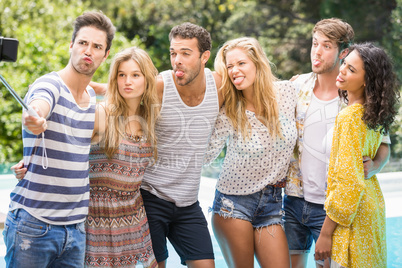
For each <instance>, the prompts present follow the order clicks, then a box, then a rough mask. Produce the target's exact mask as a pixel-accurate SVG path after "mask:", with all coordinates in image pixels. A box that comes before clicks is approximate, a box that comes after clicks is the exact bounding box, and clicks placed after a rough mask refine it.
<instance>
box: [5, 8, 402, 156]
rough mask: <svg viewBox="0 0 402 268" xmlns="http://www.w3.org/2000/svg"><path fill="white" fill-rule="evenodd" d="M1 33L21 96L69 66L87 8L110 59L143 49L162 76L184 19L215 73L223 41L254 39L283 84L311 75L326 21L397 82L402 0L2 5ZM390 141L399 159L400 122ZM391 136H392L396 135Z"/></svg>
mask: <svg viewBox="0 0 402 268" xmlns="http://www.w3.org/2000/svg"><path fill="white" fill-rule="evenodd" d="M0 6H1V7H2V11H0V34H1V35H2V36H7V37H14V38H17V39H18V40H19V41H20V47H19V55H18V61H17V62H16V63H5V62H1V63H0V71H1V74H2V75H3V76H5V77H6V79H7V80H8V81H9V83H10V84H11V85H12V86H14V88H15V89H16V90H17V92H18V93H19V94H20V95H21V96H23V95H24V94H25V92H26V90H27V88H28V86H29V84H31V83H33V81H34V80H35V79H36V78H38V77H40V76H41V75H44V74H45V73H48V72H50V71H57V70H60V69H61V68H63V67H64V66H65V65H66V63H67V62H68V58H69V52H68V45H69V42H70V39H71V33H72V27H71V24H72V22H73V20H74V19H75V18H76V17H77V16H78V15H80V14H82V12H83V11H85V10H101V11H102V12H104V13H105V14H106V15H107V16H109V17H110V18H111V19H112V21H113V23H114V24H115V26H116V27H117V31H118V33H117V34H116V37H115V40H114V42H113V45H112V49H111V54H110V55H111V56H113V55H114V54H115V53H116V52H117V51H120V50H121V49H122V48H126V47H128V46H132V45H137V46H140V47H142V48H144V49H146V50H147V51H148V53H149V54H150V56H151V58H152V60H153V61H154V63H155V66H156V67H157V68H158V70H159V71H162V70H166V69H169V68H170V61H169V53H168V51H169V40H168V34H169V32H170V29H171V28H172V27H173V26H175V25H177V24H180V23H182V22H186V21H189V22H192V23H195V24H198V25H202V26H203V27H205V28H206V29H207V30H208V31H209V32H210V33H211V37H212V40H213V49H212V55H211V59H210V60H209V62H208V64H207V66H208V67H210V68H213V59H214V58H215V55H216V52H217V50H218V48H219V47H220V46H221V45H222V44H223V43H224V42H225V41H227V40H228V39H232V38H236V37H239V36H253V37H255V38H257V39H258V40H259V41H260V43H261V44H262V46H263V48H264V50H265V52H266V54H267V56H268V58H269V59H270V60H271V61H272V62H273V64H275V66H276V68H274V70H275V73H276V75H277V76H278V77H279V78H282V79H288V78H290V77H291V76H293V75H294V74H297V73H303V72H310V71H311V64H310V58H309V53H310V46H311V29H312V27H313V26H314V24H315V23H316V22H317V21H318V20H320V19H322V18H328V17H339V18H342V19H344V20H345V21H347V22H349V23H350V24H351V25H352V26H353V28H354V29H355V32H356V40H355V41H357V42H360V41H373V42H375V43H377V44H379V45H381V46H383V47H384V48H385V49H386V50H387V51H388V52H389V54H391V55H392V56H393V58H394V62H395V66H396V69H397V72H398V76H399V78H402V66H401V64H402V54H401V51H402V50H401V46H402V44H401V42H400V36H401V35H402V34H401V31H402V30H401V29H402V27H401V15H402V12H401V9H402V0H389V1H385V2H384V1H381V0H371V1H370V2H369V3H368V2H367V0H356V1H349V0H337V1H334V0H281V1H275V0H248V1H241V0H183V1H180V2H177V1H174V0H154V1H146V0H117V1H108V0H96V1H95V0H86V1H85V0H68V1H62V0H52V1H51V0H36V1H33V0H0ZM111 60H112V57H109V58H108V60H107V61H106V63H104V64H103V65H101V67H100V68H99V69H98V71H97V72H96V73H95V75H94V80H95V81H100V82H106V80H107V73H108V69H109V65H110V62H111ZM0 90H1V91H0V94H2V95H3V96H2V101H1V102H0V119H1V122H0V131H1V132H0V162H4V161H16V160H18V159H20V158H21V152H22V143H21V122H20V117H21V108H20V107H19V106H18V104H16V103H15V101H14V100H13V99H12V97H11V96H10V95H9V94H8V92H7V91H6V90H5V89H4V87H3V86H0ZM398 120H399V125H395V126H394V129H393V133H391V138H392V141H393V145H392V146H393V147H392V153H393V155H394V156H399V157H400V156H402V148H401V143H400V141H401V139H402V138H401V134H400V133H402V128H401V126H400V125H401V123H402V122H401V121H402V120H401V118H400V117H398ZM394 133H395V134H394Z"/></svg>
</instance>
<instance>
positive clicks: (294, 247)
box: [284, 196, 326, 254]
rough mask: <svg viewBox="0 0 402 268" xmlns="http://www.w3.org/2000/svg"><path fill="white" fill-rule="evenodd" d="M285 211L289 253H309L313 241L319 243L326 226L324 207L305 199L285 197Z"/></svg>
mask: <svg viewBox="0 0 402 268" xmlns="http://www.w3.org/2000/svg"><path fill="white" fill-rule="evenodd" d="M284 209H285V233H286V238H287V240H288V244H289V253H290V254H304V253H309V252H310V248H311V245H312V243H313V240H314V241H315V242H317V239H318V236H319V235H320V231H321V227H322V225H323V224H324V220H325V216H326V213H325V210H324V205H322V204H314V203H310V202H308V201H306V200H304V198H299V197H294V196H285V198H284Z"/></svg>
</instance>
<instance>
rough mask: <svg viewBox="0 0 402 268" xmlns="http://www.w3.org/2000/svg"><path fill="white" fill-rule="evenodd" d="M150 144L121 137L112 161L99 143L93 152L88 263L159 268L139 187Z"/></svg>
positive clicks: (90, 156)
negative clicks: (140, 265)
mask: <svg viewBox="0 0 402 268" xmlns="http://www.w3.org/2000/svg"><path fill="white" fill-rule="evenodd" d="M152 160H153V158H152V148H151V145H150V143H147V142H145V141H143V140H141V141H139V142H132V141H130V140H128V139H122V141H121V143H120V146H119V148H118V150H117V152H116V153H115V155H114V156H113V158H112V159H108V158H107V156H106V155H105V154H104V152H103V150H102V149H101V148H100V146H99V144H96V145H92V146H91V151H90V154H89V166H90V168H89V179H90V198H89V212H88V217H87V222H86V236H87V239H86V254H85V266H86V267H114V266H118V267H135V265H136V264H137V263H141V264H142V265H143V267H151V268H153V267H157V262H156V260H155V256H154V252H153V249H152V242H151V236H150V233H149V228H148V220H147V216H146V213H145V209H144V205H143V201H142V196H141V193H140V186H141V182H142V177H143V175H144V171H145V168H146V167H147V166H148V165H149V164H150V161H152Z"/></svg>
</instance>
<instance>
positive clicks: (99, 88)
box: [89, 81, 107, 96]
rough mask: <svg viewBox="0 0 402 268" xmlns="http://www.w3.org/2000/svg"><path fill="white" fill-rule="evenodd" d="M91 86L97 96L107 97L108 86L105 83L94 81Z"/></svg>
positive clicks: (90, 83)
mask: <svg viewBox="0 0 402 268" xmlns="http://www.w3.org/2000/svg"><path fill="white" fill-rule="evenodd" d="M89 86H90V87H92V88H93V89H94V91H95V93H96V95H102V96H103V95H105V94H106V90H107V84H105V83H97V82H94V81H91V82H89Z"/></svg>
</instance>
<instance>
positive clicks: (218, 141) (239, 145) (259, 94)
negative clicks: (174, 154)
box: [205, 37, 297, 268]
mask: <svg viewBox="0 0 402 268" xmlns="http://www.w3.org/2000/svg"><path fill="white" fill-rule="evenodd" d="M215 70H216V71H217V72H218V73H219V74H220V75H221V76H222V92H223V94H224V96H225V106H224V107H223V108H222V109H221V111H220V113H219V116H218V119H217V121H216V123H215V129H214V131H213V133H212V136H211V139H210V144H209V149H208V152H207V155H206V159H205V163H209V162H211V161H212V160H213V159H214V158H216V157H217V155H218V154H219V153H220V152H221V150H222V148H223V147H224V145H225V144H226V145H227V151H226V156H225V160H224V163H223V167H222V171H221V174H220V175H219V179H218V183H217V186H216V189H217V190H216V192H215V200H214V203H213V208H212V211H213V216H212V225H213V230H214V234H215V237H216V238H217V240H218V243H219V246H220V248H221V250H222V252H223V256H224V258H225V261H226V263H227V265H228V266H229V267H254V256H255V257H256V258H257V261H258V263H259V265H260V266H261V267H275V268H278V267H290V259H289V250H288V245H287V240H286V236H285V232H284V230H283V220H282V215H283V211H282V188H283V187H284V185H285V176H286V172H287V170H288V166H289V161H290V155H291V153H292V152H293V148H294V146H295V143H296V137H297V131H296V124H295V107H296V90H295V88H294V87H293V84H292V83H291V82H289V81H282V82H279V81H276V78H275V77H274V75H273V74H272V72H271V68H270V62H269V60H268V58H267V57H266V55H265V53H264V52H263V50H262V48H261V46H260V44H259V43H258V41H257V40H256V39H254V38H248V37H244V38H238V39H234V40H231V41H228V42H226V43H225V44H224V45H223V46H222V48H221V49H220V50H219V52H218V54H217V57H216V59H215Z"/></svg>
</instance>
